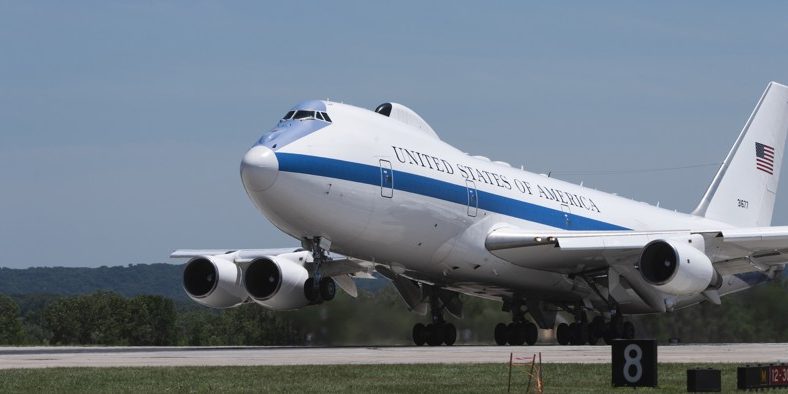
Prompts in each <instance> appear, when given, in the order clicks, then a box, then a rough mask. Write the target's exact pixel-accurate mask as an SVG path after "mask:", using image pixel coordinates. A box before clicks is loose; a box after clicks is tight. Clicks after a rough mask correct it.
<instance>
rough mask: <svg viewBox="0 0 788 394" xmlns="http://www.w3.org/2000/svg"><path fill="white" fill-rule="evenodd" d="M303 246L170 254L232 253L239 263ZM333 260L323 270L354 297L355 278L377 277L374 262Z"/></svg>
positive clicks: (338, 257) (175, 253)
mask: <svg viewBox="0 0 788 394" xmlns="http://www.w3.org/2000/svg"><path fill="white" fill-rule="evenodd" d="M302 250H303V249H302V248H296V247H292V248H276V249H178V250H175V251H173V252H172V253H171V254H170V258H174V259H178V258H192V257H201V256H217V255H230V256H231V257H232V260H233V262H235V263H238V264H243V263H251V262H252V261H253V260H254V259H257V258H260V257H265V256H276V255H280V254H284V253H293V252H298V251H302ZM330 257H331V260H330V261H328V262H326V263H324V264H323V266H322V268H321V269H322V272H323V274H324V275H328V276H330V277H332V278H334V280H335V281H336V283H337V285H339V287H341V288H342V289H344V290H345V291H346V292H347V293H348V294H350V295H351V296H353V297H356V296H357V295H358V290H357V289H356V285H355V284H354V283H353V281H352V279H350V277H351V276H352V277H353V278H359V279H375V277H374V276H373V275H372V272H374V271H375V267H374V264H372V263H371V262H369V261H365V260H359V259H355V258H351V257H346V256H343V255H339V254H336V253H334V254H331V255H330Z"/></svg>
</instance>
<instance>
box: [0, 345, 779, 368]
mask: <svg viewBox="0 0 788 394" xmlns="http://www.w3.org/2000/svg"><path fill="white" fill-rule="evenodd" d="M537 352H541V353H542V362H545V363H609V362H610V347H609V346H521V347H510V346H451V347H447V346H441V347H415V346H413V347H332V348H319V347H0V369H11V368H49V367H142V366H151V367H153V366H157V367H158V366H239V365H310V364H316V365H329V364H428V363H505V362H508V360H509V354H510V353H514V356H515V357H527V358H530V357H531V355H533V354H534V353H537ZM657 353H658V358H659V362H663V363H777V362H788V343H781V344H715V345H675V346H660V347H659V348H658V351H657Z"/></svg>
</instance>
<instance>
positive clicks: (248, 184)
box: [241, 145, 279, 192]
mask: <svg viewBox="0 0 788 394" xmlns="http://www.w3.org/2000/svg"><path fill="white" fill-rule="evenodd" d="M278 174H279V161H278V160H277V159H276V154H274V151H272V150H271V149H269V148H267V147H265V146H262V145H257V146H255V147H253V148H252V149H249V151H248V152H246V154H245V155H244V158H243V160H241V181H242V182H243V184H244V187H245V188H246V190H248V191H255V192H261V191H264V190H266V189H268V188H270V187H271V186H273V184H274V181H275V180H276V176H277V175H278Z"/></svg>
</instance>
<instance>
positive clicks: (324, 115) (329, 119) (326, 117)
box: [321, 112, 331, 122]
mask: <svg viewBox="0 0 788 394" xmlns="http://www.w3.org/2000/svg"><path fill="white" fill-rule="evenodd" d="M321 114H323V119H325V121H326V122H331V118H329V117H328V114H327V113H325V112H321Z"/></svg>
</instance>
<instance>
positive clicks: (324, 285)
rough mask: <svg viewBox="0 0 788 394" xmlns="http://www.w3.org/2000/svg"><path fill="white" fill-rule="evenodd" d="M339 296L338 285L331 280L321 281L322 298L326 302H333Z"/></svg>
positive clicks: (324, 279)
mask: <svg viewBox="0 0 788 394" xmlns="http://www.w3.org/2000/svg"><path fill="white" fill-rule="evenodd" d="M336 295H337V284H336V283H335V282H334V280H333V279H331V278H328V277H326V278H323V279H320V297H321V298H323V300H325V301H331V300H333V299H334V297H335V296H336Z"/></svg>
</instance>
